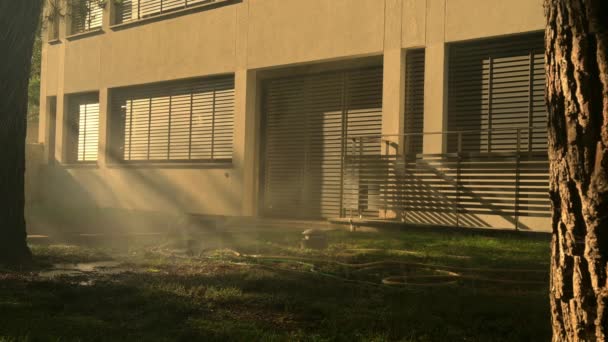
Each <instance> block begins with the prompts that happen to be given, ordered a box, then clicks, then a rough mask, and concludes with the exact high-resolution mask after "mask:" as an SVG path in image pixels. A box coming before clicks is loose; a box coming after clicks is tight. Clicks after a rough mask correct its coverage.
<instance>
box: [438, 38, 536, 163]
mask: <svg viewBox="0 0 608 342" xmlns="http://www.w3.org/2000/svg"><path fill="white" fill-rule="evenodd" d="M449 67H450V70H449V100H448V101H449V104H448V108H449V109H448V110H449V114H448V126H449V130H450V131H476V132H471V133H466V134H463V135H462V150H463V151H465V152H469V151H470V152H512V151H515V150H516V149H517V140H518V139H517V130H516V128H520V139H519V142H520V144H519V145H520V146H519V149H520V150H522V151H524V150H529V151H542V150H546V141H547V136H546V133H543V132H542V131H541V130H536V129H535V130H527V129H525V128H528V127H544V126H545V123H546V120H547V119H546V117H547V115H546V110H545V106H544V88H545V76H544V40H543V35H542V34H526V35H519V36H513V37H508V38H499V39H492V40H487V41H482V42H467V43H458V44H454V45H452V46H451V48H450V64H449ZM449 139H450V141H449V144H448V145H449V146H450V152H455V151H456V149H457V148H458V142H457V140H456V139H457V136H456V135H451V136H450V137H449Z"/></svg>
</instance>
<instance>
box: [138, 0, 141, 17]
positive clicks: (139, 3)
mask: <svg viewBox="0 0 608 342" xmlns="http://www.w3.org/2000/svg"><path fill="white" fill-rule="evenodd" d="M137 19H141V0H137Z"/></svg>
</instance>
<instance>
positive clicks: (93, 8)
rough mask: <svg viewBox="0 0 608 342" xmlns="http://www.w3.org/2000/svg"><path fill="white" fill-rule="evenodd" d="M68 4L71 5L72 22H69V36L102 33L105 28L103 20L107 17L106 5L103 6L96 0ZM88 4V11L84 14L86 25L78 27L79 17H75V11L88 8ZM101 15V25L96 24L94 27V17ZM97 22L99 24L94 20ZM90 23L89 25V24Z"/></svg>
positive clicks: (72, 0)
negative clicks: (79, 8) (83, 7)
mask: <svg viewBox="0 0 608 342" xmlns="http://www.w3.org/2000/svg"><path fill="white" fill-rule="evenodd" d="M68 1H69V2H68V4H69V18H70V22H69V34H70V35H71V36H75V35H80V34H86V33H90V32H97V31H101V30H102V28H103V20H104V16H105V15H106V13H105V9H106V7H107V6H106V5H105V4H102V3H98V2H97V1H96V0H68ZM86 4H88V6H89V7H86V11H85V12H84V13H82V14H83V18H82V20H84V23H83V25H82V28H79V27H77V26H76V25H77V24H76V22H77V21H76V20H75V19H77V18H79V17H77V16H76V15H75V12H74V11H75V10H76V8H78V7H79V6H87V5H86ZM98 14H99V15H100V18H99V20H98V21H99V24H96V25H95V26H92V25H91V23H92V22H93V19H91V16H92V15H98ZM94 21H95V22H97V20H96V19H95V20H94ZM87 22H88V24H87Z"/></svg>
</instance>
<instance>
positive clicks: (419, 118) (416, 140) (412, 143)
mask: <svg viewBox="0 0 608 342" xmlns="http://www.w3.org/2000/svg"><path fill="white" fill-rule="evenodd" d="M423 130H424V49H415V50H409V51H407V53H406V55H405V129H404V132H405V133H406V134H407V133H414V135H408V136H407V138H406V139H407V141H406V142H405V143H406V148H407V153H413V154H417V153H422V134H420V135H416V134H419V133H422V132H423Z"/></svg>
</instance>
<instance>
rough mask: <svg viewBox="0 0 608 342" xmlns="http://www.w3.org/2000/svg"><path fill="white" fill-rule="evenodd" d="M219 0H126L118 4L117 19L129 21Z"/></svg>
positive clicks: (121, 21)
mask: <svg viewBox="0 0 608 342" xmlns="http://www.w3.org/2000/svg"><path fill="white" fill-rule="evenodd" d="M215 2H217V0H124V1H122V2H121V4H120V5H119V6H118V14H117V20H118V22H119V23H127V22H130V21H134V20H139V19H144V18H148V17H153V16H157V15H160V14H164V13H169V12H173V11H176V10H180V9H184V8H188V7H192V6H196V5H201V4H210V3H215Z"/></svg>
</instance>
